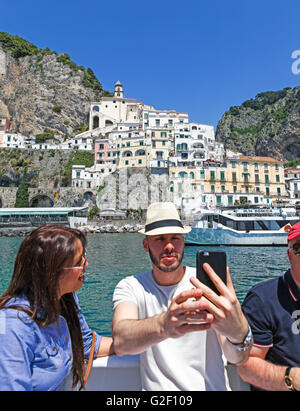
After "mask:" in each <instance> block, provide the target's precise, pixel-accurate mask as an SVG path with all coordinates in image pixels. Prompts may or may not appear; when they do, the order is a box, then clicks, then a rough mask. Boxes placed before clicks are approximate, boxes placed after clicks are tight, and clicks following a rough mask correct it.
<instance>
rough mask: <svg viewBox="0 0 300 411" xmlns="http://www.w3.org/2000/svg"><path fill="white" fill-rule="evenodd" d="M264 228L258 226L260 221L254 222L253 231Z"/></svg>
mask: <svg viewBox="0 0 300 411" xmlns="http://www.w3.org/2000/svg"><path fill="white" fill-rule="evenodd" d="M263 229H264V227H263V226H262V224H260V221H254V230H256V231H257V230H263Z"/></svg>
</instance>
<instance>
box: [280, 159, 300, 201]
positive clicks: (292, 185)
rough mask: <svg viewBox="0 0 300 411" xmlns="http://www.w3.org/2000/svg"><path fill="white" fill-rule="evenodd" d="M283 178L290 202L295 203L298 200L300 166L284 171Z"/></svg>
mask: <svg viewBox="0 0 300 411" xmlns="http://www.w3.org/2000/svg"><path fill="white" fill-rule="evenodd" d="M284 177H285V185H286V190H287V192H288V196H289V198H290V199H291V200H294V201H293V202H296V201H297V200H298V199H300V166H297V167H296V168H292V169H285V170H284ZM298 201H299V200H298Z"/></svg>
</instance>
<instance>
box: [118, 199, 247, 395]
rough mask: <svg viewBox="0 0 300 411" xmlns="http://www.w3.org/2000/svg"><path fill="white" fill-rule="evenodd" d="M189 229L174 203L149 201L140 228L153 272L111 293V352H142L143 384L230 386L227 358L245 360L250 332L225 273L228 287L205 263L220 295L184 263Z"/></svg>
mask: <svg viewBox="0 0 300 411" xmlns="http://www.w3.org/2000/svg"><path fill="white" fill-rule="evenodd" d="M190 230H191V229H190V228H189V227H184V226H183V224H182V222H181V220H180V218H179V215H178V212H177V210H176V208H175V206H174V204H173V203H170V202H165V203H153V204H151V205H150V206H149V207H148V210H147V218H146V225H145V228H144V229H143V230H141V231H140V232H139V233H140V234H143V235H145V238H144V239H143V247H144V249H145V251H146V252H147V253H149V256H150V259H151V262H152V270H150V271H147V272H145V273H141V274H138V275H133V276H130V277H126V278H124V279H123V280H121V281H120V282H119V284H118V285H117V287H116V289H115V292H114V297H113V302H114V316H113V325H112V327H113V338H114V346H115V352H116V354H117V355H121V356H122V355H126V354H140V369H141V379H142V389H144V390H148V391H153V390H164V391H172V390H227V389H229V384H228V379H227V375H226V372H225V364H226V359H225V358H224V357H226V358H227V360H228V361H230V362H231V363H234V364H237V363H241V362H243V361H246V360H247V358H248V353H249V347H250V345H251V335H250V334H251V332H250V331H249V325H248V321H247V320H246V318H245V316H244V315H243V313H242V310H241V307H240V304H239V303H238V300H237V298H236V295H235V291H234V288H233V286H232V282H231V279H230V275H229V272H228V275H227V286H226V285H225V284H224V283H223V282H222V281H220V279H219V280H218V277H217V276H216V274H215V273H214V271H213V270H212V269H211V268H210V267H209V266H208V265H207V266H206V272H207V273H208V274H209V276H210V277H211V279H212V280H213V281H214V282H215V284H216V283H217V282H218V285H217V288H218V289H219V291H220V292H221V295H220V296H218V295H216V294H215V293H214V292H213V291H211V290H210V289H209V288H207V287H205V286H204V285H203V284H201V283H200V282H199V281H198V280H197V279H196V278H195V275H196V270H195V268H191V267H184V266H183V265H182V259H183V253H184V237H183V234H185V233H188V232H189V231H190ZM204 267H205V266H204ZM204 294H205V295H206V296H207V297H208V298H209V300H208V299H206V298H205V297H204Z"/></svg>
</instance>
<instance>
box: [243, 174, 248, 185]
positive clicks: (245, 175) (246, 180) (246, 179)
mask: <svg viewBox="0 0 300 411" xmlns="http://www.w3.org/2000/svg"><path fill="white" fill-rule="evenodd" d="M243 175H244V183H249V174H248V173H243Z"/></svg>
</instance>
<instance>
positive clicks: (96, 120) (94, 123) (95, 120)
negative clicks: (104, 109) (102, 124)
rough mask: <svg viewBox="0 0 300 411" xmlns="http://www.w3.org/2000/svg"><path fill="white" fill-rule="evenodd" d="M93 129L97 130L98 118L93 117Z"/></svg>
mask: <svg viewBox="0 0 300 411" xmlns="http://www.w3.org/2000/svg"><path fill="white" fill-rule="evenodd" d="M93 128H99V117H98V116H94V117H93Z"/></svg>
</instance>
